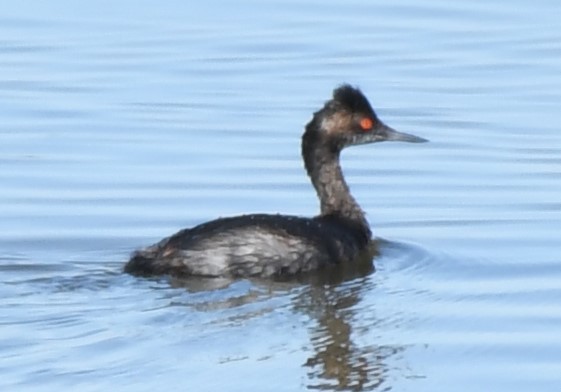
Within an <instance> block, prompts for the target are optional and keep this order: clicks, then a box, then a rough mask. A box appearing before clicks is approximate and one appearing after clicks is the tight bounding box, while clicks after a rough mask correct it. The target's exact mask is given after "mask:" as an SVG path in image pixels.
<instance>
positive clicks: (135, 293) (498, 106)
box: [0, 0, 561, 392]
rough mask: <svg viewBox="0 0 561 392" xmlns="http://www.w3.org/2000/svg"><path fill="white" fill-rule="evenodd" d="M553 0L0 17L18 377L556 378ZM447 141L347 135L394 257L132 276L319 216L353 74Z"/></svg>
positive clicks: (0, 258) (0, 368)
mask: <svg viewBox="0 0 561 392" xmlns="http://www.w3.org/2000/svg"><path fill="white" fill-rule="evenodd" d="M560 20H561V6H560V5H559V4H558V2H556V1H553V0H537V1H533V2H526V1H521V0H514V1H511V2H508V3H505V2H501V1H471V2H448V1H441V0H429V1H426V2H422V3H420V2H416V1H412V0H398V1H378V2H372V1H366V0H354V1H347V2H329V1H328V2H325V1H321V2H320V1H316V0H312V1H307V2H305V3H302V2H301V1H298V2H297V1H292V0H290V1H278V0H272V1H266V2H263V1H255V0H242V1H237V2H226V1H205V2H197V3H188V2H180V1H164V2H153V1H131V0H124V1H120V2H110V1H96V2H75V1H69V0H55V1H49V2H41V1H26V0H24V1H18V2H12V3H8V4H4V5H3V6H2V9H1V10H0V118H1V119H2V121H1V122H0V184H1V185H0V374H1V375H2V377H0V388H1V389H2V390H14V391H16V390H17V391H52V390H81V391H99V390H105V389H110V388H111V390H119V391H129V390H130V391H148V390H154V389H158V390H159V389H164V388H165V389H166V390H190V391H217V390H224V391H269V390H270V391H299V390H326V391H332V390H340V391H389V390H392V391H509V392H513V391H528V390H531V391H558V390H559V388H561V334H560V333H559V325H561V256H560V254H561V252H559V249H560V244H561V230H560V228H561V201H560V200H561V197H560V196H561V132H560V127H561V125H560V124H561V112H560V111H559V103H560V102H561V73H560V72H559V69H560V68H561V24H560V23H559V21H560ZM343 82H348V83H351V84H353V85H358V86H360V87H361V88H362V90H363V91H364V93H365V94H366V95H367V96H368V97H369V98H370V100H371V102H372V104H373V106H374V107H375V108H376V110H377V113H378V115H379V117H380V118H381V119H383V121H385V122H386V123H388V124H389V125H391V126H393V127H394V128H396V129H399V130H402V131H404V132H410V133H414V134H416V135H419V136H422V137H425V138H427V139H429V140H430V143H427V144H422V145H412V144H406V143H381V144H376V145H369V146H361V147H356V148H353V149H350V150H348V151H346V152H345V153H344V154H343V166H344V170H345V174H346V176H347V179H348V182H349V184H350V185H351V188H352V191H353V194H354V195H355V196H356V198H357V200H359V202H360V203H361V205H362V206H363V208H364V210H365V211H366V212H367V214H368V219H369V220H370V223H371V225H372V227H373V231H374V232H375V234H376V235H377V236H379V237H380V238H383V239H384V241H383V243H382V254H381V255H380V257H378V258H377V259H376V260H375V264H376V272H375V273H368V274H356V275H352V276H341V277H340V279H338V280H335V281H327V282H314V283H302V282H300V283H298V282H285V283H271V282H262V281H249V280H240V281H236V282H234V283H233V284H223V283H224V282H220V281H208V280H197V281H191V282H178V281H174V280H170V279H167V278H161V279H160V278H158V279H140V278H135V277H132V276H128V275H125V274H123V273H122V267H123V265H124V262H125V261H126V260H127V258H128V256H129V254H130V252H131V251H133V250H134V249H136V248H139V247H142V246H145V245H148V244H151V243H153V242H155V241H157V240H159V239H160V238H162V237H164V236H167V235H170V234H172V233H173V232H175V231H176V230H178V229H180V228H182V227H188V226H192V225H195V224H197V223H200V222H203V221H206V220H209V219H213V218H216V217H219V216H227V215H232V214H242V213H249V212H270V213H277V212H282V213H287V214H297V215H305V216H312V215H314V214H316V213H317V211H318V203H317V200H316V196H315V194H314V191H313V189H312V187H311V185H310V184H309V182H308V179H307V178H306V176H305V174H304V171H303V168H302V163H301V158H300V152H299V151H300V146H299V144H300V140H299V139H300V135H301V133H302V130H303V127H304V125H305V124H306V122H307V121H309V119H310V118H311V115H312V113H313V112H314V111H315V110H317V109H318V108H319V107H321V105H322V104H323V102H324V101H325V100H327V99H328V98H329V97H330V94H331V91H332V89H333V88H334V87H335V86H337V85H338V84H340V83H343Z"/></svg>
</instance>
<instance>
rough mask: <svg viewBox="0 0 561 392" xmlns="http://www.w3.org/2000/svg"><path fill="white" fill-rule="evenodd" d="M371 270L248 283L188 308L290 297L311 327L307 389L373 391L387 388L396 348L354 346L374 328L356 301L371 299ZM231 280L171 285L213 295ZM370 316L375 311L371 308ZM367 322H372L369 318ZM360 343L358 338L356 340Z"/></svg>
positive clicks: (364, 266) (357, 267)
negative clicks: (243, 288)
mask: <svg viewBox="0 0 561 392" xmlns="http://www.w3.org/2000/svg"><path fill="white" fill-rule="evenodd" d="M373 272H374V267H373V264H372V262H371V259H370V260H366V261H365V262H363V263H356V264H352V265H344V266H337V267H334V268H330V269H326V270H323V271H321V272H320V271H315V272H314V274H313V275H310V276H308V277H301V278H300V279H299V280H298V281H294V280H290V281H286V282H271V281H262V280H252V283H249V282H247V281H246V283H247V284H249V287H251V288H250V289H249V290H247V291H246V292H245V293H244V294H242V295H240V296H233V297H230V296H228V297H227V298H224V299H223V300H217V299H216V298H214V300H212V301H203V302H201V303H198V304H193V303H190V306H193V307H194V308H196V309H198V310H204V311H215V310H218V309H224V308H236V307H240V306H244V305H247V304H251V303H255V302H256V301H257V302H259V301H265V302H264V303H265V304H266V301H267V298H271V297H275V296H276V295H282V294H289V293H292V294H289V297H291V299H290V303H291V305H289V306H291V307H292V309H293V311H294V312H297V313H303V314H305V315H307V316H308V317H309V318H310V319H311V320H313V321H314V323H313V326H312V327H310V345H309V347H310V348H311V353H310V356H309V358H308V359H307V361H306V362H305V363H303V366H304V367H305V368H307V369H308V370H307V375H308V388H309V389H317V390H337V391H373V390H384V389H385V388H386V387H387V382H385V381H386V378H387V377H388V371H389V365H388V363H387V362H388V359H389V357H391V356H393V355H394V354H396V353H397V352H399V351H401V348H399V347H393V346H387V345H384V344H383V342H375V341H373V342H369V343H368V344H366V345H365V344H364V343H363V342H358V343H357V342H356V341H354V340H353V339H356V338H357V336H358V335H360V332H361V331H364V330H365V328H369V327H375V323H376V321H372V322H371V325H365V324H364V321H363V320H364V318H363V317H362V318H361V312H364V309H361V306H360V302H361V300H362V298H363V296H365V295H374V294H373V293H374V292H375V281H374V280H373V278H372V277H373V275H372V274H373ZM232 283H233V281H229V280H224V281H219V280H214V279H210V280H208V281H207V280H203V279H200V278H199V279H196V280H174V281H173V282H172V284H173V285H174V286H176V287H178V286H183V287H186V288H188V290H189V291H191V292H200V291H206V290H216V289H220V288H221V287H228V286H229V285H230V284H232ZM273 310H274V308H269V307H268V306H265V307H264V308H262V309H259V310H258V311H255V312H243V313H241V314H237V315H236V316H235V317H236V319H241V320H243V319H245V320H247V319H251V318H254V317H261V316H264V315H265V314H268V313H269V312H272V311H273ZM372 311H375V310H374V309H373V310H372ZM368 319H371V317H368ZM359 339H360V336H359Z"/></svg>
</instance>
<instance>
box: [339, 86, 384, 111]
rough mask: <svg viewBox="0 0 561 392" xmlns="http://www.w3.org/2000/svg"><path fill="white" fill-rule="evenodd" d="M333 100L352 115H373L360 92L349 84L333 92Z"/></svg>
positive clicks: (370, 107) (366, 100)
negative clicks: (352, 113)
mask: <svg viewBox="0 0 561 392" xmlns="http://www.w3.org/2000/svg"><path fill="white" fill-rule="evenodd" d="M333 100H334V101H335V102H337V103H339V104H340V105H341V106H343V107H345V108H346V109H348V110H350V111H351V112H354V113H374V110H373V109H372V106H370V103H369V102H368V99H367V98H366V97H365V96H364V94H363V93H362V91H360V89H358V88H356V87H353V86H351V85H349V84H343V85H341V86H339V87H337V88H336V89H335V90H333Z"/></svg>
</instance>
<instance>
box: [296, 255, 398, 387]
mask: <svg viewBox="0 0 561 392" xmlns="http://www.w3.org/2000/svg"><path fill="white" fill-rule="evenodd" d="M329 272H330V273H329V274H328V275H327V276H325V275H324V276H320V277H317V279H315V281H313V282H311V283H310V285H309V286H308V287H307V289H306V290H303V291H302V292H301V293H300V295H299V296H298V297H296V298H295V299H294V306H295V308H296V309H297V310H298V311H301V312H304V313H306V314H308V315H309V316H310V317H312V318H313V319H314V320H315V321H316V322H317V324H316V325H315V326H313V327H311V330H310V335H311V338H310V340H311V347H312V353H311V356H310V357H309V358H308V360H307V361H306V363H305V364H304V366H306V367H307V368H309V370H308V377H309V380H308V388H309V389H318V390H338V391H372V390H378V389H379V390H382V389H383V388H384V385H387V384H386V383H384V381H385V379H386V377H387V372H388V370H389V369H388V365H387V363H386V362H385V360H386V359H387V358H388V357H389V356H391V355H393V354H395V353H396V352H397V351H399V349H398V348H395V347H388V346H384V345H383V344H381V342H372V344H368V345H366V346H365V345H361V344H357V343H355V342H354V341H353V327H354V326H355V324H356V321H357V320H358V319H359V317H357V316H358V315H357V314H356V312H357V311H358V309H357V308H358V306H357V305H359V303H360V301H361V298H362V296H363V295H364V294H367V293H371V292H372V291H373V290H374V283H373V281H372V277H371V276H370V274H371V273H372V272H373V267H372V264H371V263H368V264H363V265H362V266H361V265H358V266H357V267H356V268H349V267H348V266H347V267H346V268H345V269H341V270H338V271H336V270H332V271H329ZM360 327H361V328H365V327H367V326H365V325H363V324H362V325H360ZM354 333H355V335H354V336H355V337H356V331H354Z"/></svg>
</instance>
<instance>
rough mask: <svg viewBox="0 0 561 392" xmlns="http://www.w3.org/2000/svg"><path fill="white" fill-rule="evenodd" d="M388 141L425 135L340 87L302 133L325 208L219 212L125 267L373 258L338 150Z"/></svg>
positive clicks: (215, 271)
mask: <svg viewBox="0 0 561 392" xmlns="http://www.w3.org/2000/svg"><path fill="white" fill-rule="evenodd" d="M384 140H394V141H404V142H414V143H417V142H424V141H426V140H425V139H422V138H419V137H417V136H413V135H408V134H405V133H400V132H397V131H395V130H393V129H391V128H390V127H388V126H386V125H385V124H384V123H383V122H382V121H380V120H379V119H378V117H376V113H374V110H373V109H372V107H371V106H370V103H369V102H368V100H367V99H366V97H365V96H364V95H363V94H362V92H361V91H360V90H359V89H357V88H354V87H351V86H349V85H343V86H341V87H339V88H337V89H335V90H334V91H333V98H332V99H331V100H329V101H327V102H326V103H325V105H324V107H323V108H322V109H321V110H319V111H317V112H316V113H314V116H313V118H312V120H311V121H310V122H309V123H308V125H306V129H305V132H304V135H303V136H302V157H303V158H304V164H305V167H306V171H307V172H308V176H310V179H311V181H312V184H313V186H314V188H315V189H316V191H317V195H318V197H319V199H320V202H321V213H320V215H318V216H316V217H314V218H304V217H297V216H286V215H267V214H252V215H242V216H236V217H230V218H220V219H216V220H213V221H210V222H207V223H203V224H201V225H199V226H195V227H193V228H190V229H184V230H181V231H179V232H178V233H176V234H174V235H172V236H171V237H168V238H165V239H163V240H162V241H160V242H158V243H157V244H155V245H152V246H150V247H148V248H146V249H143V250H140V251H137V252H135V253H134V254H133V255H132V257H131V259H130V261H129V262H128V263H127V264H126V266H125V272H128V273H131V274H135V275H144V276H149V275H161V274H169V275H174V276H208V277H245V276H259V277H275V276H277V277H282V276H289V275H295V274H299V273H303V272H308V271H312V270H315V269H319V268H322V267H325V266H329V265H336V264H340V263H352V262H356V261H357V260H364V259H365V258H366V259H367V261H368V262H371V261H372V257H373V255H374V252H375V251H374V246H373V241H372V233H371V232H370V226H369V225H368V221H367V220H366V218H365V216H364V212H363V211H362V209H361V208H360V206H359V205H358V204H357V202H356V201H355V199H354V198H353V197H352V196H351V194H350V192H349V187H348V186H347V183H346V182H345V179H344V178H343V173H342V171H341V167H340V165H339V154H340V152H341V150H342V149H343V148H345V147H347V146H352V145H357V144H365V143H375V142H381V141H384Z"/></svg>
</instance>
